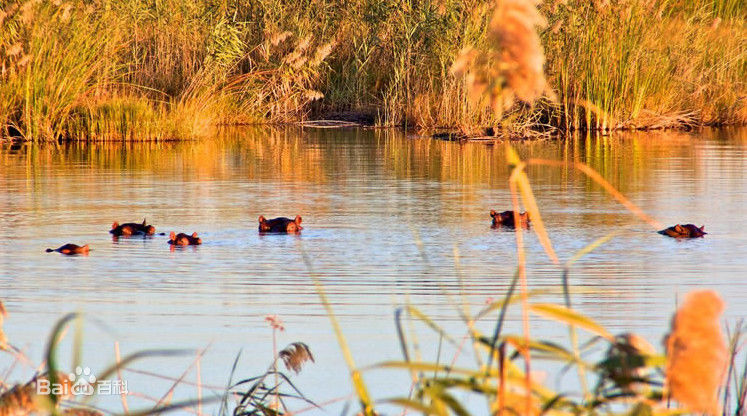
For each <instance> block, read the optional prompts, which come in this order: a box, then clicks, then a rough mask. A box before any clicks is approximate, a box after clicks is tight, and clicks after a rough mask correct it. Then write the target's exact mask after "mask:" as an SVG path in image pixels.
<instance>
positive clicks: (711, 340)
mask: <svg viewBox="0 0 747 416" xmlns="http://www.w3.org/2000/svg"><path fill="white" fill-rule="evenodd" d="M723 310H724V302H723V301H722V300H721V297H720V296H719V295H718V294H717V293H716V292H713V291H710V290H702V291H695V292H691V293H689V294H688V295H687V296H686V297H685V301H684V302H683V303H682V306H680V307H679V308H678V309H677V312H676V313H675V315H674V317H673V318H672V325H671V332H670V333H669V335H668V336H667V338H666V340H665V344H666V349H667V365H666V375H667V386H668V388H669V391H670V394H671V395H672V397H673V398H674V399H675V400H677V401H679V402H680V403H682V404H683V405H685V406H686V407H687V408H688V409H690V410H691V411H694V412H697V413H704V414H708V415H718V414H720V406H719V400H718V392H719V387H720V386H721V384H722V382H723V380H724V376H725V371H726V365H727V358H728V354H727V347H726V342H725V341H724V335H723V333H722V332H721V327H720V322H719V318H720V316H721V313H722V312H723Z"/></svg>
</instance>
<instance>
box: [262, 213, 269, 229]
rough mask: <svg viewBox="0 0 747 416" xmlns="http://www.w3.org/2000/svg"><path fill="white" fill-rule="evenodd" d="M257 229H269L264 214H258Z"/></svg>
mask: <svg viewBox="0 0 747 416" xmlns="http://www.w3.org/2000/svg"><path fill="white" fill-rule="evenodd" d="M259 231H270V224H268V223H267V218H265V217H264V215H260V216H259Z"/></svg>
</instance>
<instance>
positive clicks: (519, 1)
mask: <svg viewBox="0 0 747 416" xmlns="http://www.w3.org/2000/svg"><path fill="white" fill-rule="evenodd" d="M537 3H538V2H537V1H535V0H498V2H497V3H496V6H495V9H494V12H493V17H492V19H491V20H490V25H489V28H488V34H487V37H488V41H489V42H488V44H489V46H488V48H487V50H477V49H474V48H472V47H466V48H464V49H463V50H462V52H461V53H460V55H459V56H458V57H457V59H456V60H455V62H454V64H453V65H452V67H451V72H452V73H453V74H455V75H465V82H466V84H467V89H468V91H469V93H470V97H471V99H472V101H475V102H476V101H478V100H479V99H480V98H481V97H482V96H483V95H487V96H488V97H489V100H490V106H491V107H492V108H493V111H495V113H496V114H500V113H502V111H503V110H506V109H508V108H509V107H511V105H513V103H514V101H515V100H516V99H518V100H520V101H523V102H525V103H533V102H534V101H535V100H537V99H538V98H539V97H541V96H542V94H543V93H545V92H547V91H550V89H549V88H548V84H547V81H546V79H545V74H544V72H543V66H544V63H545V54H544V51H543V49H542V44H541V42H540V37H539V34H538V33H537V30H536V29H537V28H541V27H544V26H545V25H546V24H547V22H546V21H545V19H544V17H542V15H540V13H539V11H538V10H537Z"/></svg>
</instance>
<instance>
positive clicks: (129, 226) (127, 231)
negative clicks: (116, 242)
mask: <svg viewBox="0 0 747 416" xmlns="http://www.w3.org/2000/svg"><path fill="white" fill-rule="evenodd" d="M109 232H110V233H111V234H114V236H116V237H119V236H121V235H124V236H130V235H153V234H155V233H156V227H154V226H152V225H146V222H145V218H143V223H142V224H136V223H134V222H128V223H124V224H122V225H119V223H117V222H115V223H114V224H112V229H111V230H110V231H109Z"/></svg>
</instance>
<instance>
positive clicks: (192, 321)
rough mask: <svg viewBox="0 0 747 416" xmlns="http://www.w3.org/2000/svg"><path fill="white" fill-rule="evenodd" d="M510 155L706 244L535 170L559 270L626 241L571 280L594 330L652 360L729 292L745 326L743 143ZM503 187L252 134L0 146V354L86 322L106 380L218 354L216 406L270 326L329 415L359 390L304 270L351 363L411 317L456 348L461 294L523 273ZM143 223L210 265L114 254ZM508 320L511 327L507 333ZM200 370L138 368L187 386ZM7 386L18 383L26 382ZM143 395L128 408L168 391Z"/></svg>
mask: <svg viewBox="0 0 747 416" xmlns="http://www.w3.org/2000/svg"><path fill="white" fill-rule="evenodd" d="M516 146H517V148H518V150H519V153H520V154H521V155H522V157H525V158H526V157H538V158H547V159H556V160H568V161H582V162H585V163H588V164H590V165H591V166H592V167H593V168H594V169H596V170H598V171H599V172H600V173H601V174H602V175H603V176H604V177H605V178H607V179H608V180H609V181H610V182H611V183H612V184H613V185H614V186H616V187H617V188H618V189H619V190H621V191H622V192H623V193H624V194H625V195H627V196H628V197H629V198H630V199H631V200H632V201H633V202H635V203H636V204H638V205H639V206H641V207H642V208H643V209H644V210H645V211H646V212H648V213H649V214H651V215H652V216H654V217H655V218H657V219H658V220H660V221H661V222H662V223H665V224H667V225H671V224H675V223H678V222H682V223H685V222H692V223H696V224H697V225H701V224H705V225H706V230H707V231H708V232H709V233H710V234H709V235H708V236H706V238H704V239H698V240H693V241H676V240H674V239H668V238H665V237H662V236H660V235H658V234H656V233H655V232H653V230H651V229H649V228H648V226H647V225H645V224H642V223H641V222H640V221H638V220H637V219H636V218H635V217H633V216H632V215H631V214H629V213H628V212H626V211H625V209H624V208H623V207H621V206H620V205H618V204H617V203H615V202H614V201H613V200H612V199H610V198H609V197H608V196H607V195H606V194H605V193H604V191H603V190H602V189H601V188H600V187H598V186H597V185H596V184H594V183H593V182H592V181H590V180H589V179H587V178H586V177H584V176H583V175H582V174H580V173H578V172H576V171H574V170H572V169H560V168H549V167H539V166H532V167H530V168H528V173H529V175H530V178H531V180H532V183H533V189H534V191H535V193H536V195H537V197H538V200H539V203H540V207H541V209H542V212H543V215H544V217H545V222H546V224H547V226H548V229H549V232H550V235H551V237H552V238H553V243H554V244H555V248H556V250H557V251H558V253H559V255H560V256H561V260H564V259H567V258H569V257H570V256H571V255H572V254H573V253H575V252H576V251H578V250H579V249H581V248H582V247H584V246H585V245H587V244H589V243H590V242H592V241H593V240H595V239H596V238H598V237H601V236H603V235H606V234H607V233H609V232H611V231H614V230H625V232H624V233H623V235H622V236H620V237H617V238H616V239H613V240H612V241H611V242H610V243H608V244H606V245H605V246H603V247H602V248H600V249H598V250H597V251H595V252H593V253H592V254H590V255H588V256H586V257H584V258H583V259H582V260H581V261H580V262H579V263H578V264H577V266H576V268H575V270H574V272H573V274H572V283H573V284H574V285H577V286H581V287H584V288H586V289H591V291H585V292H583V293H582V294H578V295H576V297H575V302H576V306H577V307H578V308H579V309H581V310H582V311H583V312H585V313H587V314H589V315H590V316H592V317H593V318H595V319H597V320H598V321H600V322H601V323H602V324H604V325H606V326H608V327H609V328H610V329H611V330H612V331H613V332H615V331H618V332H619V331H623V330H626V331H636V332H640V333H643V334H644V335H646V336H647V337H648V338H649V340H650V341H651V342H652V343H654V344H658V340H659V339H658V338H659V337H660V335H661V334H662V333H663V332H664V329H665V328H666V326H667V325H668V317H669V314H670V313H671V311H672V310H673V307H674V304H675V302H676V301H677V297H678V296H680V295H681V294H683V293H685V292H687V291H689V290H691V289H693V288H700V287H710V288H714V289H716V290H718V291H719V292H721V293H722V294H723V296H724V297H725V299H726V300H727V303H728V309H727V316H728V317H730V318H737V317H743V316H745V315H746V312H747V300H746V299H747V281H745V280H744V278H743V277H744V273H745V270H747V241H746V239H745V237H744V231H743V230H745V229H747V219H746V218H745V215H744V212H745V207H747V174H746V173H745V172H746V171H747V158H746V157H745V156H747V131H745V130H718V131H705V132H698V133H648V134H644V133H635V134H624V135H615V136H611V137H600V138H593V139H584V138H576V139H573V140H566V141H559V142H533V143H521V144H517V145H516ZM507 175H508V168H507V167H506V164H505V156H504V151H503V147H502V146H501V145H496V146H486V145H483V144H461V145H460V144H457V143H449V142H441V141H433V140H430V139H423V138H418V137H406V136H404V135H402V134H400V133H397V132H394V131H390V130H385V131H378V130H322V131H317V130H297V129H284V130H272V129H242V130H235V131H233V130H232V131H229V132H225V133H224V134H221V135H219V137H216V138H215V139H214V140H206V141H195V142H162V143H137V144H113V143H104V144H79V143H75V144H65V145H60V146H58V147H52V146H38V145H11V144H8V143H3V144H0V298H1V299H3V300H4V301H5V303H6V306H7V308H8V309H9V311H10V313H11V315H10V317H9V319H8V320H7V321H6V324H5V332H6V333H7V334H8V336H9V337H10V338H11V341H13V342H14V343H15V344H17V345H18V346H20V347H23V348H24V349H26V350H27V351H28V354H29V356H30V357H32V358H33V359H37V360H39V361H41V360H40V357H41V354H42V348H43V347H44V343H45V339H46V335H47V333H48V332H49V330H50V328H51V327H52V325H53V322H54V320H55V319H57V318H58V317H60V316H62V314H64V313H66V312H70V311H75V310H81V311H84V312H85V313H87V315H88V316H89V317H92V318H95V319H92V320H94V321H96V322H101V323H103V324H95V323H94V324H91V325H89V326H88V327H89V329H88V330H87V336H86V341H87V343H86V348H87V350H86V351H85V356H86V359H87V360H88V361H87V363H88V362H90V363H92V366H96V367H97V368H99V369H101V368H103V366H104V365H105V364H107V363H109V362H110V361H111V360H112V357H113V354H112V343H113V341H114V340H120V341H122V346H123V349H124V350H125V351H135V350H139V349H143V348H149V347H166V346H171V347H191V348H201V347H204V346H205V345H207V344H208V343H212V344H211V347H210V350H209V352H208V354H206V356H205V358H204V361H203V365H202V379H203V381H204V382H208V383H211V384H213V385H217V386H220V385H224V384H225V381H226V378H227V376H228V373H229V372H230V366H231V364H232V361H233V357H234V356H235V354H236V353H237V352H238V351H239V349H241V348H243V349H244V351H245V353H244V355H243V359H242V360H241V363H242V364H241V367H240V368H239V372H240V374H239V376H241V377H245V376H250V375H254V374H256V373H260V372H262V371H264V369H265V368H266V365H267V363H268V362H269V360H270V357H271V337H272V334H271V330H270V329H269V328H268V327H267V325H266V323H265V322H264V321H263V317H264V316H265V315H267V314H278V315H279V316H280V317H281V318H282V319H284V320H285V322H286V328H287V330H286V332H284V333H282V334H280V340H279V342H280V343H281V344H283V343H290V342H293V341H304V342H306V343H308V344H309V345H310V347H311V348H312V351H314V353H315V355H316V356H317V363H316V364H314V365H312V366H310V367H308V368H307V370H305V371H304V372H302V373H301V375H300V376H298V378H297V381H298V385H299V387H300V388H301V389H302V390H303V391H304V392H305V393H307V394H308V395H309V396H310V397H312V398H314V399H316V400H317V401H320V402H322V401H324V400H327V399H331V398H335V397H339V396H343V395H345V394H347V393H349V392H350V390H351V389H350V384H349V382H348V381H347V373H346V370H345V367H344V363H343V362H342V360H341V357H340V354H339V350H338V348H337V345H336V343H335V341H334V338H333V337H332V335H331V330H330V326H329V324H328V321H327V318H326V316H325V313H324V310H323V308H322V307H321V306H320V304H319V298H318V295H317V293H316V292H315V290H314V286H313V284H312V282H311V280H310V277H309V273H310V272H309V270H308V269H307V267H306V266H305V265H304V263H303V260H302V255H301V253H302V252H305V253H307V254H308V256H309V258H310V259H311V262H312V265H313V268H314V271H315V272H317V273H318V274H319V276H320V278H321V280H322V282H323V283H324V286H325V288H326V291H327V293H328V295H329V296H330V299H331V301H332V303H333V305H334V307H335V311H336V313H337V314H339V316H340V319H341V321H342V324H343V329H344V330H345V333H346V335H348V337H349V340H350V342H351V344H352V347H353V352H354V354H355V355H356V358H357V360H358V362H359V363H362V364H371V363H374V362H377V361H380V360H385V359H394V358H398V352H399V350H398V344H397V342H396V338H395V336H394V324H393V318H392V313H393V310H394V308H395V307H396V306H399V305H402V304H403V303H404V302H406V301H408V300H409V301H410V302H412V303H413V304H414V305H417V306H418V307H419V308H421V309H423V310H424V311H425V312H426V313H428V314H429V315H431V316H433V317H435V318H437V319H438V321H439V322H441V323H442V324H443V325H444V326H446V327H447V328H451V329H452V330H454V331H455V333H459V332H457V331H458V330H459V328H460V327H461V325H460V323H459V318H458V314H457V312H456V308H455V302H457V301H459V300H460V299H462V297H461V296H460V295H459V293H460V291H462V290H463V293H464V299H467V301H468V302H469V304H470V306H471V308H472V310H473V311H476V310H477V309H478V308H480V307H481V306H482V305H484V304H485V302H486V301H488V300H489V299H494V298H499V297H501V296H502V295H503V294H504V293H505V290H506V288H507V286H508V283H509V278H510V276H511V275H512V273H513V270H514V268H515V265H516V258H515V252H514V237H513V234H512V233H511V232H507V231H505V230H491V228H490V218H489V216H488V212H489V211H490V209H497V210H504V209H508V208H509V206H510V200H509V192H508V187H507ZM296 214H300V215H302V216H303V218H304V227H305V229H304V231H303V232H302V234H301V235H300V236H282V235H267V236H259V235H258V233H257V217H258V216H259V215H264V216H266V217H275V216H288V217H293V216H295V215H296ZM143 217H147V220H148V223H151V224H154V225H155V226H156V228H157V230H158V231H159V232H166V233H167V234H168V232H169V231H176V232H187V233H190V234H191V233H192V232H193V231H197V232H198V233H199V234H200V237H201V238H202V239H203V245H202V246H199V247H186V248H183V249H177V250H173V251H171V250H169V246H168V244H166V241H167V240H168V237H167V236H154V237H151V238H120V239H119V240H113V239H112V238H111V236H110V235H109V234H108V232H107V231H108V230H109V228H110V226H111V223H112V222H114V221H119V222H120V223H121V222H131V221H141V220H142V219H143ZM67 242H72V243H79V244H83V243H88V244H90V245H91V247H92V251H91V254H90V256H88V257H64V256H61V255H58V254H56V253H55V254H46V253H44V252H43V251H44V249H46V248H47V247H57V246H60V245H62V244H63V243H67ZM528 244H529V255H530V267H529V279H530V284H531V286H532V287H533V288H555V287H557V286H558V283H559V276H560V273H559V269H558V267H557V266H554V265H552V263H551V262H550V261H548V260H547V259H546V258H545V257H544V255H543V252H542V250H541V247H540V246H539V244H538V243H537V241H536V240H535V239H534V238H533V237H532V236H530V237H529V242H528ZM457 254H458V256H459V261H458V267H457V266H456V265H455V264H456V263H457V262H455V255H457ZM460 276H461V281H462V282H463V286H462V285H460ZM548 300H550V301H556V302H557V301H560V298H557V297H555V298H554V297H550V298H549V299H548ZM510 318H511V319H512V322H513V323H514V324H515V321H513V320H514V319H516V316H511V317H510ZM535 326H536V329H535V331H536V332H535V334H537V333H539V334H540V337H545V338H552V337H555V336H559V337H560V339H563V338H562V335H563V332H562V331H561V332H560V333H558V332H557V329H556V328H553V327H552V325H547V324H546V323H543V322H541V321H538V322H536V323H535ZM489 328H490V323H489V322H486V323H485V325H484V328H483V329H484V330H486V331H487V330H489ZM419 336H421V341H423V344H424V345H425V346H426V347H424V353H425V354H426V355H427V354H429V353H433V351H431V349H429V348H428V347H427V345H428V344H427V341H428V340H429V338H428V332H427V331H424V332H423V333H422V334H420V335H419ZM431 338H432V337H431ZM246 351H249V352H250V353H249V354H247V353H246ZM189 361H190V359H186V360H185V359H175V360H172V361H168V360H166V362H156V363H149V364H148V365H147V366H146V367H148V368H149V369H151V370H158V371H162V372H164V373H168V374H172V375H174V376H178V375H179V374H181V372H182V371H183V369H184V368H183V367H186V365H187V364H185V362H189ZM4 366H5V364H4V363H3V362H2V361H0V370H2V369H3V368H4ZM15 371H16V372H15V373H14V374H16V375H17V377H22V375H21V374H23V371H22V369H20V368H19V369H17V370H15ZM130 376H131V377H132V380H133V383H134V384H135V385H134V389H135V390H148V389H149V388H150V387H151V386H150V383H153V384H157V382H156V381H153V379H151V378H138V376H137V374H131V375H130ZM367 380H369V383H370V384H371V386H372V389H373V390H374V391H376V392H377V395H379V396H386V395H387V394H392V393H393V392H396V391H397V390H398V388H396V387H394V386H395V385H396V383H393V382H392V379H391V374H390V373H386V372H371V373H368V374H367ZM135 382H138V383H140V386H138V385H137V383H135ZM404 385H405V386H407V378H406V377H405V378H404ZM138 387H139V389H138ZM167 389H168V387H166V388H164V389H162V391H164V392H165V391H166V390H167ZM399 390H401V389H399ZM183 394H184V395H187V396H188V395H189V394H191V393H190V392H185V393H183Z"/></svg>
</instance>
